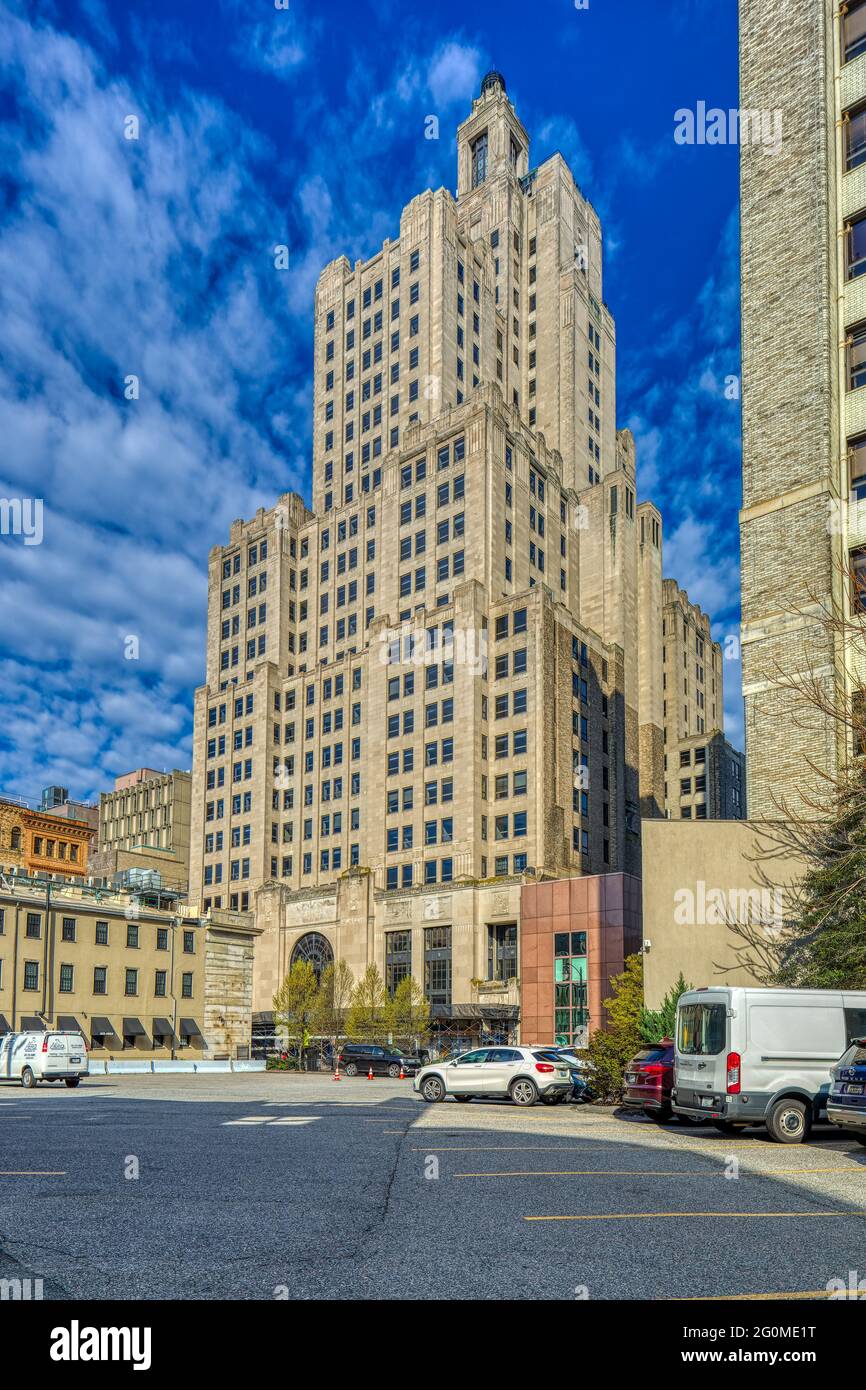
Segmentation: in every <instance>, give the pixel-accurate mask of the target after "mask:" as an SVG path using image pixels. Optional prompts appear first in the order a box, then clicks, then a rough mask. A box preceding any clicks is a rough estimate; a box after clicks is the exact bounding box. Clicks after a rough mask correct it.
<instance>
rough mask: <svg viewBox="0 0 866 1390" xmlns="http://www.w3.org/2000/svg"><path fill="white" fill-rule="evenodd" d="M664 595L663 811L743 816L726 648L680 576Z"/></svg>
mask: <svg viewBox="0 0 866 1390" xmlns="http://www.w3.org/2000/svg"><path fill="white" fill-rule="evenodd" d="M663 599H664V604H663V609H662V640H663V648H662V661H663V667H664V675H663V683H664V707H663V710H664V766H665V814H666V815H667V817H668V818H669V819H671V820H692V819H695V820H717V819H720V820H729V819H735V820H740V819H743V818H745V815H746V789H745V758H744V757H743V754H742V753H740V752H738V751H737V749H735V748H734V747H733V745H732V744H730V743H729V742H728V741H727V739H726V738H725V736H724V727H725V700H724V681H723V674H722V649H721V647H720V646H719V643H718V642H714V641H713V638H712V633H711V628H710V619H709V617H708V616H707V614H706V613H704V612H703V611H702V609H701V608H700V607H699V606H698V605H697V604H696V603H691V602H690V601H689V596H688V594H687V593H686V592H685V590H684V589H681V588H680V586H679V585H678V584H677V582H676V580H673V579H665V580H664V582H663Z"/></svg>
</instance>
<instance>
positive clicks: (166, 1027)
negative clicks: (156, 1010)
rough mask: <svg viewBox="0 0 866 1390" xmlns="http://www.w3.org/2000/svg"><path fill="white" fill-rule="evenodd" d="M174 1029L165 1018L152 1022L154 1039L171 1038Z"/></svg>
mask: <svg viewBox="0 0 866 1390" xmlns="http://www.w3.org/2000/svg"><path fill="white" fill-rule="evenodd" d="M174 1035H175V1034H174V1029H173V1028H172V1026H171V1024H170V1023H169V1021H168V1019H167V1018H155V1019H154V1020H153V1036H154V1037H155V1038H173V1037H174Z"/></svg>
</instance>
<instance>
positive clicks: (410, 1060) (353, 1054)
mask: <svg viewBox="0 0 866 1390" xmlns="http://www.w3.org/2000/svg"><path fill="white" fill-rule="evenodd" d="M339 1065H340V1068H341V1070H342V1071H344V1072H345V1073H346V1075H347V1076H357V1075H358V1073H359V1072H363V1073H364V1075H365V1076H368V1075H369V1073H370V1070H371V1068H372V1071H373V1075H374V1076H391V1077H395V1078H396V1077H398V1076H399V1075H400V1068H401V1067H402V1069H403V1071H404V1072H405V1073H406V1074H407V1075H408V1076H414V1074H415V1072H417V1070H418V1068H419V1067H420V1065H421V1063H420V1062H419V1060H418V1058H417V1057H412V1056H410V1055H409V1053H407V1052H399V1051H395V1049H394V1048H392V1047H386V1046H385V1044H384V1043H383V1044H379V1043H345V1044H344V1045H343V1047H342V1048H341V1050H340V1057H339Z"/></svg>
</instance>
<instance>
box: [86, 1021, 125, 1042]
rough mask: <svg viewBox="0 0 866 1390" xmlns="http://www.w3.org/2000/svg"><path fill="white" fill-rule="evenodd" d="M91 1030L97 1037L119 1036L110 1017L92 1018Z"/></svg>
mask: <svg viewBox="0 0 866 1390" xmlns="http://www.w3.org/2000/svg"><path fill="white" fill-rule="evenodd" d="M90 1032H91V1034H92V1035H93V1037H95V1038H116V1037H118V1036H119V1034H118V1033H117V1030H116V1029H115V1027H114V1024H113V1023H112V1022H111V1019H110V1018H92V1019H91V1020H90Z"/></svg>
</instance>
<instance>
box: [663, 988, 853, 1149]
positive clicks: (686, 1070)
mask: <svg viewBox="0 0 866 1390" xmlns="http://www.w3.org/2000/svg"><path fill="white" fill-rule="evenodd" d="M864 1033H866V990H837V989H737V988H727V987H722V986H719V987H717V986H712V987H710V988H708V989H693V990H688V991H687V993H685V994H683V995H681V996H680V999H679V1002H678V1004H677V1036H676V1055H675V1058H674V1087H673V1094H672V1097H671V1100H672V1104H673V1109H674V1113H675V1114H677V1115H687V1116H689V1117H690V1118H691V1119H698V1118H702V1119H710V1120H712V1121H713V1123H714V1124H715V1126H716V1128H717V1129H720V1130H722V1131H723V1133H726V1134H730V1133H732V1132H733V1131H734V1130H736V1129H739V1128H742V1127H743V1126H745V1125H747V1124H752V1125H753V1124H765V1125H766V1126H767V1129H768V1130H769V1132H770V1134H771V1135H772V1136H773V1138H774V1139H776V1140H778V1141H779V1143H781V1144H799V1143H802V1141H803V1140H804V1139H805V1138H806V1136H807V1135H808V1133H809V1130H810V1129H811V1126H812V1122H813V1121H814V1120H817V1119H819V1118H822V1117H823V1116H824V1114H825V1111H826V1107H827V1096H828V1092H829V1090H830V1068H831V1067H832V1066H833V1064H834V1063H835V1062H837V1061H838V1059H839V1058H840V1057H841V1055H842V1053H843V1052H844V1051H845V1049H846V1047H847V1046H848V1043H849V1041H850V1039H851V1038H854V1037H862V1036H863V1035H864Z"/></svg>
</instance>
